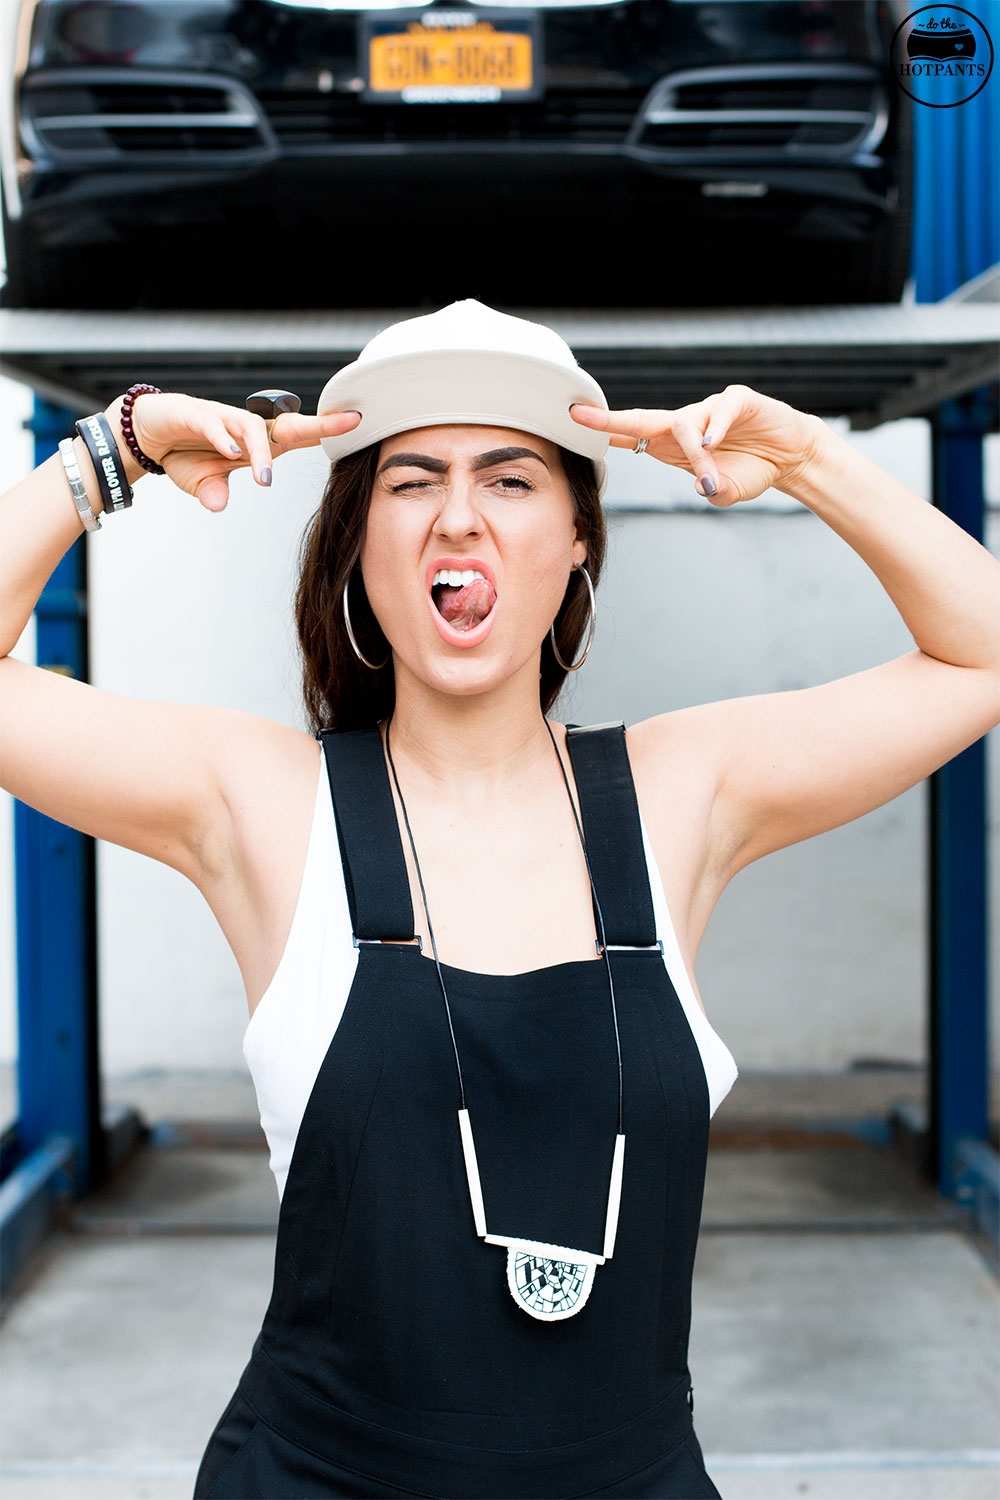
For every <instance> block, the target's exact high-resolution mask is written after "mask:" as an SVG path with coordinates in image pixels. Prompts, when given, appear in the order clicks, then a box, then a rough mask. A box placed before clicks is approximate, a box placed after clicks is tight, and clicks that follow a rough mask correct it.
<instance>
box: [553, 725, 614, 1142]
mask: <svg viewBox="0 0 1000 1500" xmlns="http://www.w3.org/2000/svg"><path fill="white" fill-rule="evenodd" d="M545 727H546V729H547V730H548V731H549V739H550V740H551V741H552V748H553V750H554V751H555V752H556V760H557V761H558V762H559V769H560V771H561V772H562V779H563V785H564V786H565V788H566V795H567V797H568V798H569V805H570V807H571V808H572V811H573V822H574V823H575V824H576V831H577V834H578V836H579V839H580V848H581V849H582V850H583V861H584V864H585V865H586V866H587V878H588V880H589V881H590V893H591V896H592V897H593V901H594V914H595V916H596V918H597V932H598V936H599V938H600V942H601V955H602V957H603V959H604V965H605V968H606V969H607V971H608V990H609V992H610V995H611V1019H612V1021H613V1023H614V1028H615V1053H616V1055H617V1058H618V1134H619V1135H624V1134H625V1124H624V1082H623V1078H622V1040H621V1035H620V1033H619V1030H618V1005H617V1003H616V1001H615V980H614V975H613V974H612V972H611V957H610V955H609V953H608V944H607V938H606V934H605V930H604V913H603V912H602V911H601V903H600V900H599V899H598V895H597V884H596V882H595V880H594V872H593V870H592V869H591V867H590V855H589V854H588V853H587V841H586V839H585V838H584V836H583V827H582V825H581V823H580V815H579V813H578V812H577V810H576V803H575V802H574V801H573V793H572V791H571V790H570V785H569V777H568V776H567V775H566V767H565V765H564V764H563V758H562V756H561V754H560V753H559V746H558V745H557V744H556V737H555V735H554V734H553V733H552V725H551V724H550V723H549V721H548V719H546V720H545Z"/></svg>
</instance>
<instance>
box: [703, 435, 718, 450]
mask: <svg viewBox="0 0 1000 1500" xmlns="http://www.w3.org/2000/svg"><path fill="white" fill-rule="evenodd" d="M714 442H715V434H714V433H712V432H706V433H705V436H704V437H703V438H702V440H701V446H702V447H703V448H711V446H712V444H713V443H714Z"/></svg>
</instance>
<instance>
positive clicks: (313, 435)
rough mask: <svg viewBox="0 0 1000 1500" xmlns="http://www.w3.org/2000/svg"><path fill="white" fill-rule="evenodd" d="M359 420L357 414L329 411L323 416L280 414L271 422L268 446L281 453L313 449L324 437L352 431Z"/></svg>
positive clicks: (354, 412) (294, 413)
mask: <svg viewBox="0 0 1000 1500" xmlns="http://www.w3.org/2000/svg"><path fill="white" fill-rule="evenodd" d="M360 421H361V413H360V412H356V411H331V412H327V413H326V415H325V416H322V417H307V416H304V415H303V414H302V413H301V412H283V413H282V414H281V416H279V417H275V419H274V421H273V422H272V423H271V445H272V447H274V448H276V449H278V450H279V451H280V452H282V453H286V452H288V451H289V450H290V449H292V448H314V447H316V446H317V445H318V444H319V443H320V442H321V441H322V440H323V438H329V437H340V436H341V435H342V434H343V433H345V432H352V431H353V429H354V428H355V427H357V425H358V423H359V422H360Z"/></svg>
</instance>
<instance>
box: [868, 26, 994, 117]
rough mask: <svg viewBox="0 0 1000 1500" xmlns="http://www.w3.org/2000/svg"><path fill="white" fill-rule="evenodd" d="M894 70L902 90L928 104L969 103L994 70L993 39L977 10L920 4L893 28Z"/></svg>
mask: <svg viewBox="0 0 1000 1500" xmlns="http://www.w3.org/2000/svg"><path fill="white" fill-rule="evenodd" d="M891 57H892V70H893V73H894V74H895V76H896V81H897V83H898V84H899V86H900V88H901V89H902V90H903V92H904V93H906V94H909V96H910V98H911V99H912V100H913V101H914V103H916V104H925V105H927V107H928V108H929V109H954V108H955V106H956V105H958V104H967V103H968V102H969V100H970V99H974V98H975V97H976V95H977V94H979V93H981V92H982V90H983V89H984V88H985V87H986V85H987V83H988V81H989V77H990V74H991V73H992V71H993V41H992V39H991V37H990V34H989V32H988V31H987V29H986V27H985V26H984V25H983V23H982V21H981V20H980V19H979V17H978V16H976V15H974V14H973V13H972V11H970V10H963V9H962V7H961V6H958V5H923V6H921V7H920V9H919V10H915V11H913V12H912V13H911V14H910V15H908V16H907V17H906V20H905V21H903V22H902V23H901V25H900V26H899V27H898V28H897V30H896V34H895V36H894V37H893V39H892V49H891Z"/></svg>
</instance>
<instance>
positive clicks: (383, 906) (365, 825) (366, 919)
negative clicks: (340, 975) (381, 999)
mask: <svg viewBox="0 0 1000 1500" xmlns="http://www.w3.org/2000/svg"><path fill="white" fill-rule="evenodd" d="M320 740H321V742H322V745H323V754H324V755H325V757H326V771H327V775H328V776H329V778H330V794H331V796H332V798H333V810H334V813H335V815H336V819H337V837H338V838H339V840H340V854H341V858H342V860H343V863H344V881H345V884H346V886H347V900H348V904H349V906H350V909H351V926H352V927H353V929H354V937H355V940H356V941H359V942H376V941H378V940H379V939H384V940H386V941H389V942H412V941H413V907H412V905H411V903H410V883H409V880H408V878H407V874H406V862H405V861H404V859H403V845H402V843H401V842H400V837H399V824H398V823H397V821H396V809H395V807H394V805H393V801H392V791H391V789H390V786H389V775H388V772H387V770H386V765H385V755H384V753H383V751H382V737H381V735H380V734H379V732H378V730H377V729H351V730H344V731H339V732H338V731H336V730H332V729H326V730H324V731H323V732H322V733H321V735H320Z"/></svg>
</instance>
